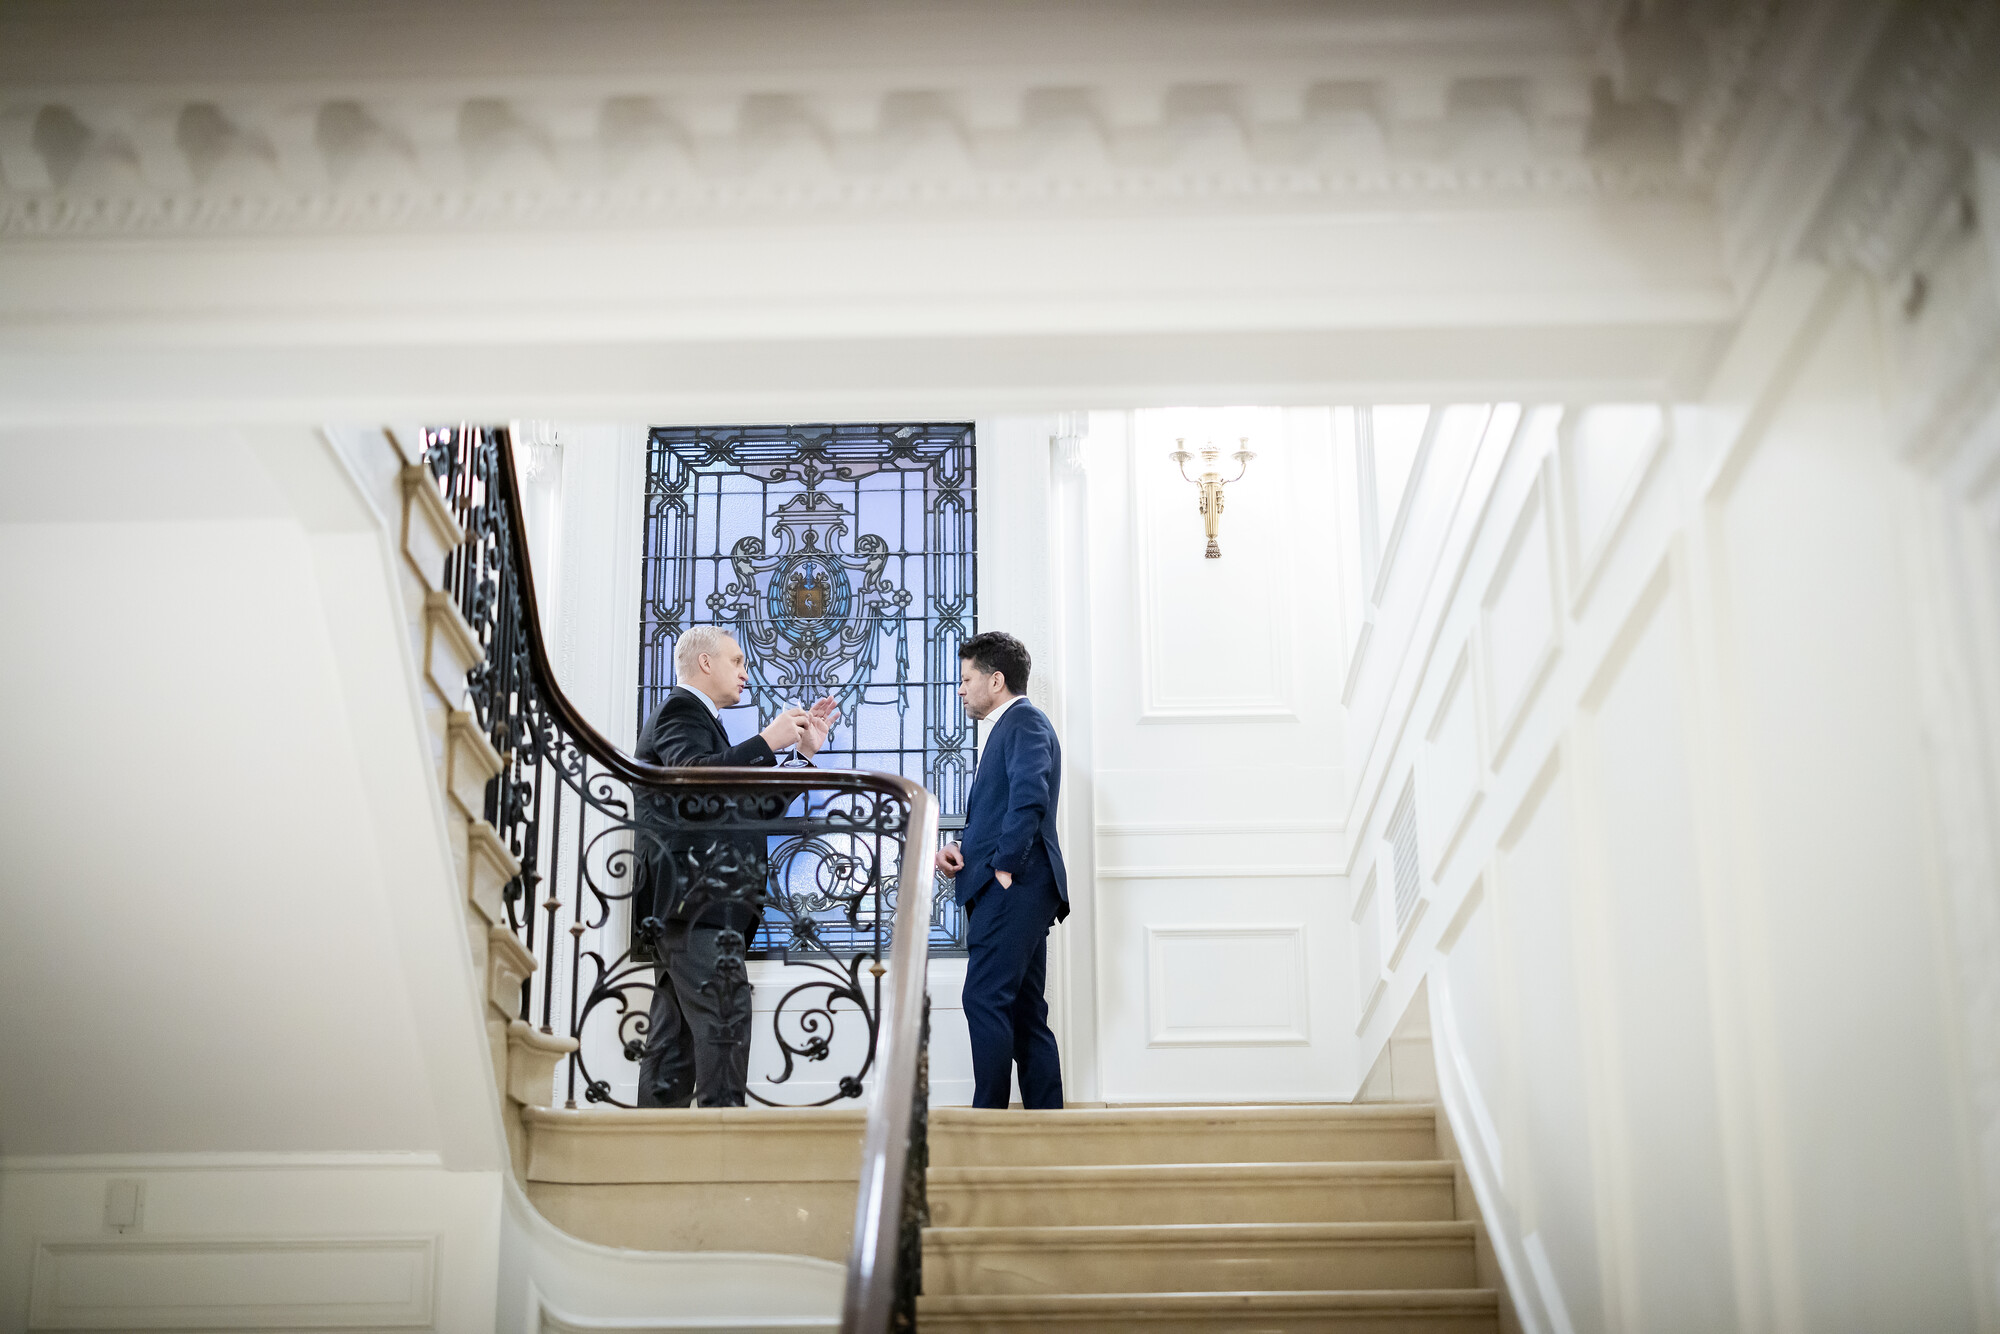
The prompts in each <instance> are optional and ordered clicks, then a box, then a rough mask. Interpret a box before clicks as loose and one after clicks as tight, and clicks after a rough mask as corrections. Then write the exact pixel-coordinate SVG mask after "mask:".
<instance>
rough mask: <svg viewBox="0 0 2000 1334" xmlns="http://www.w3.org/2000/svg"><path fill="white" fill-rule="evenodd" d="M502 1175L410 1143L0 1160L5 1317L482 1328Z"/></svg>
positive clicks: (487, 1317) (61, 1324) (55, 1324)
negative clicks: (118, 1202)
mask: <svg viewBox="0 0 2000 1334" xmlns="http://www.w3.org/2000/svg"><path fill="white" fill-rule="evenodd" d="M501 1176H502V1174H501V1172H498V1171H493V1172H451V1171H446V1170H444V1169H443V1168H442V1167H441V1166H440V1165H439V1160H438V1158H437V1157H436V1155H434V1154H421V1153H406V1154H396V1153H228V1154H223V1153H178V1154H160V1153H135V1154H118V1155H99V1156H93V1157H72V1156H63V1157H38V1158H9V1159H5V1160H0V1201H4V1208H0V1330H7V1331H20V1330H86V1329H87V1330H100V1331H103V1330H153V1329H160V1330H168V1329H179V1330H231V1329H240V1330H251V1329H255V1330H281V1329H282V1330H310V1329H397V1330H436V1331H440V1332H442V1331H452V1332H453V1334H456V1332H457V1331H461V1330H475V1329H491V1328H493V1327H494V1309H495V1307H494V1302H495V1286H496V1277H497V1266H498V1252H499V1234H500V1214H501V1207H502V1206H501V1198H502V1180H501ZM134 1188H136V1190H137V1192H138V1195H139V1198H140V1201H141V1203H140V1207H139V1210H138V1213H137V1217H136V1219H135V1220H134V1221H133V1222H132V1223H131V1224H129V1225H127V1226H125V1227H124V1228H123V1230H120V1229H119V1228H116V1227H113V1226H110V1225H109V1223H108V1220H107V1211H106V1205H107V1200H108V1199H109V1198H111V1197H113V1196H114V1195H123V1194H126V1193H128V1192H129V1191H131V1190H132V1189H134Z"/></svg>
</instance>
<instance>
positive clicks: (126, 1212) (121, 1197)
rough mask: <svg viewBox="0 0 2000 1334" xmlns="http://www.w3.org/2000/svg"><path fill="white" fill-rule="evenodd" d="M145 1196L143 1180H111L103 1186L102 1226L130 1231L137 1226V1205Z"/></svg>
mask: <svg viewBox="0 0 2000 1334" xmlns="http://www.w3.org/2000/svg"><path fill="white" fill-rule="evenodd" d="M145 1197H146V1183H145V1182H143V1181H132V1180H124V1181H112V1182H110V1183H108V1184H107V1185H106V1186H105V1187H104V1226H106V1227H108V1228H116V1229H117V1230H118V1231H120V1232H130V1231H133V1230H134V1229H136V1228H137V1227H138V1226H139V1205H140V1203H141V1202H142V1201H143V1200H144V1199H145Z"/></svg>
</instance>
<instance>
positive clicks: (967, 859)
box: [937, 631, 1069, 1107]
mask: <svg viewBox="0 0 2000 1334" xmlns="http://www.w3.org/2000/svg"><path fill="white" fill-rule="evenodd" d="M958 656H959V683H958V697H959V698H960V699H962V700H964V701H965V711H966V712H967V713H968V714H970V715H971V716H972V717H973V718H974V719H975V720H979V719H990V720H992V724H993V725H992V727H991V728H990V729H989V730H988V731H987V733H986V749H985V750H984V751H982V752H981V753H980V756H979V766H978V768H977V769H975V770H974V771H973V775H972V790H971V791H970V792H968V793H967V794H966V798H965V833H964V835H963V841H962V842H960V843H953V844H949V845H947V846H946V847H944V848H941V849H939V851H938V854H937V868H938V870H939V871H941V872H943V873H944V874H946V875H950V876H954V877H956V880H955V890H956V894H955V897H956V898H957V899H958V904H959V907H960V908H961V909H962V910H963V911H964V913H965V918H966V953H967V955H968V956H969V957H968V958H967V960H966V967H965V1024H966V1027H967V1028H968V1029H969V1030H970V1031H971V1037H972V1105H973V1106H974V1107H1005V1106H1006V1105H1007V1100H1008V1099H1007V1094H1008V1075H1009V1074H1010V1072H1011V1071H1012V1069H1013V1068H1014V1067H1019V1070H1020V1077H1021V1103H1022V1105H1023V1106H1025V1107H1060V1106H1062V1105H1063V1095H1062V1057H1061V1055H1060V1054H1059V1053H1058V1052H1057V1050H1056V1035H1055V1034H1054V1033H1053V1032H1051V1031H1050V1030H1049V1004H1048V1001H1047V1000H1045V999H1044V998H1043V995H1042V987H1043V983H1044V981H1045V978H1046V974H1047V971H1048V938H1049V928H1050V927H1051V926H1053V925H1054V924H1055V923H1057V922H1060V921H1061V920H1062V919H1063V918H1065V917H1067V916H1069V877H1068V875H1067V874H1066V873H1065V872H1064V870H1063V858H1062V848H1061V847H1060V846H1059V845H1058V844H1057V842H1056V798H1057V796H1058V795H1059V794H1060V792H1061V789H1062V746H1061V744H1060V743H1059V742H1058V741H1057V740H1056V730H1055V728H1054V727H1053V726H1051V725H1050V723H1049V718H1048V715H1047V714H1045V713H1043V712H1042V711H1041V710H1040V709H1038V708H1036V707H1035V706H1034V705H1033V704H1031V703H1029V701H1028V699H1027V698H1026V695H1027V689H1028V668H1029V665H1030V664H1029V661H1028V650H1027V647H1026V646H1025V645H1023V644H1022V643H1021V641H1020V640H1018V639H1016V638H1014V636H1012V635H1007V634H1001V633H999V632H998V631H989V632H988V633H986V634H982V635H974V636H973V637H972V638H971V639H968V640H966V641H965V642H964V643H963V644H961V645H959V649H958Z"/></svg>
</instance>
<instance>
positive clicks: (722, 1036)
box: [638, 922, 751, 1107]
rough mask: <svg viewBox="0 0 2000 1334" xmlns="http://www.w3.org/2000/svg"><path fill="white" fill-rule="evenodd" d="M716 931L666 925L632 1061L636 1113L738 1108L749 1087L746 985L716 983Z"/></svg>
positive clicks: (728, 980)
mask: <svg viewBox="0 0 2000 1334" xmlns="http://www.w3.org/2000/svg"><path fill="white" fill-rule="evenodd" d="M721 935H722V929H721V928H720V927H713V926H690V925H689V924H688V923H686V922H669V923H667V924H666V930H665V931H663V932H662V933H661V935H660V947H659V948H660V959H659V962H658V963H657V964H655V965H654V967H653V1006H652V1009H651V1010H650V1011H649V1012H648V1014H647V1016H646V1046H645V1051H644V1054H643V1055H642V1056H641V1057H640V1058H639V1096H638V1103H639V1106H641V1107H685V1106H687V1105H688V1102H689V1101H690V1100H693V1101H694V1102H695V1103H696V1104H697V1105H698V1106H702V1107H741V1106H742V1105H743V1101H744V1097H745V1090H746V1089H747V1088H748V1087H749V1083H750V991H751V988H750V983H749V980H748V979H747V978H743V979H741V980H735V979H731V978H729V977H726V976H718V975H717V967H716V966H717V964H718V963H719V962H720V960H721V959H722V950H721V948H720V945H719V944H718V940H719V938H720V936H721Z"/></svg>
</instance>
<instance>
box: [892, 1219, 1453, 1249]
mask: <svg viewBox="0 0 2000 1334" xmlns="http://www.w3.org/2000/svg"><path fill="white" fill-rule="evenodd" d="M1472 1238H1473V1225H1472V1223H1471V1222H1469V1221H1464V1220H1459V1219H1419V1220H1411V1221H1398V1222H1388V1223H1137V1224H1132V1223H1124V1224H1106V1223H1086V1224H1077V1225H1066V1226H1058V1227H927V1228H925V1229H924V1241H925V1243H926V1244H927V1245H929V1244H932V1243H935V1244H938V1245H943V1246H953V1247H961V1246H963V1247H973V1246H999V1245H1009V1244H1011V1245H1017V1246H1025V1245H1042V1246H1053V1247H1062V1248H1068V1249H1076V1248H1079V1247H1091V1246H1121V1245H1160V1244H1165V1243H1180V1244H1183V1245H1198V1244H1200V1243H1203V1242H1214V1243H1218V1244H1222V1243H1226V1244H1230V1245H1242V1244H1245V1243H1283V1242H1329V1241H1379V1240H1411V1241H1417V1240H1434V1239H1436V1240H1447V1241H1460V1240H1463V1241H1471V1240H1472Z"/></svg>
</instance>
